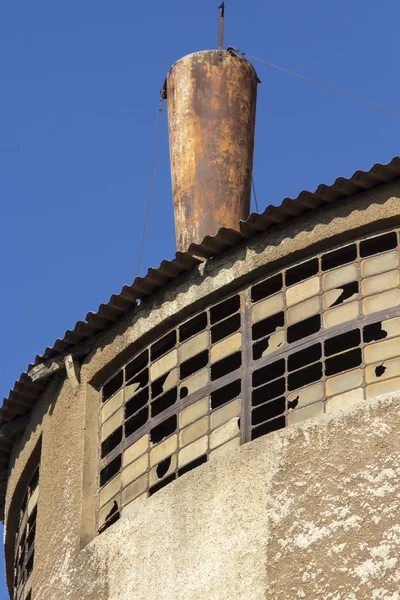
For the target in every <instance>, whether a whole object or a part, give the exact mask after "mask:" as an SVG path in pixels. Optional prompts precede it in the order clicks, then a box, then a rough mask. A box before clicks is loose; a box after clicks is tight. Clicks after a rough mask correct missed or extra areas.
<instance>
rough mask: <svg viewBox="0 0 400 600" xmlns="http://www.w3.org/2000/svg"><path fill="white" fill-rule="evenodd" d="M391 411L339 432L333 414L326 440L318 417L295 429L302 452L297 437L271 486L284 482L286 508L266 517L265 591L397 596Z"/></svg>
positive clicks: (398, 544)
mask: <svg viewBox="0 0 400 600" xmlns="http://www.w3.org/2000/svg"><path fill="white" fill-rule="evenodd" d="M365 408H366V407H364V410H365ZM366 411H367V412H368V408H367V410H366ZM392 417H394V418H392V419H388V418H387V415H385V416H382V415H380V416H378V415H375V418H373V415H372V414H371V420H370V422H369V425H368V426H366V424H365V423H362V422H359V423H356V422H354V423H352V425H350V423H349V422H348V423H347V427H346V435H345V436H343V433H344V431H343V427H340V420H336V419H335V421H336V423H335V421H333V422H330V424H329V426H330V428H331V429H332V431H331V434H332V435H331V436H328V437H327V441H328V438H329V437H330V442H329V444H328V443H321V442H322V438H323V437H324V430H325V433H326V427H325V426H324V424H323V423H321V429H320V431H319V432H317V431H312V429H309V431H308V432H306V431H303V432H302V433H303V434H304V435H303V440H304V442H306V443H307V445H308V446H309V453H308V452H304V450H305V449H304V447H303V448H302V447H301V446H302V445H303V446H304V442H303V444H302V445H301V444H300V445H299V441H300V440H299V439H297V440H296V444H294V443H293V444H292V445H291V447H290V449H289V452H288V454H287V456H286V460H285V470H284V471H279V474H278V476H277V478H276V479H275V481H274V486H273V487H274V489H273V490H271V495H272V496H276V497H281V496H282V492H281V490H282V488H283V486H284V487H285V490H286V496H287V499H286V504H287V505H289V504H290V505H291V510H290V512H289V514H287V515H285V514H283V513H282V519H281V520H280V521H276V519H275V518H274V519H272V522H273V525H272V526H271V531H270V538H269V544H268V557H269V560H268V561H267V573H268V580H269V584H268V587H267V596H266V597H267V598H268V599H270V600H278V599H280V598H285V600H292V599H293V600H294V599H295V598H310V599H311V598H312V599H313V600H314V599H315V598H318V600H349V599H353V600H360V599H364V598H371V599H373V600H375V599H376V600H378V599H379V600H380V599H381V598H382V599H385V600H387V599H389V598H390V599H392V600H395V599H400V596H399V592H398V591H397V590H398V589H399V587H400V565H399V559H398V557H399V550H400V525H398V524H397V521H398V515H399V514H400V487H399V481H400V448H399V443H398V442H397V439H398V433H399V418H398V414H397V411H396V413H394V414H393V413H392ZM345 423H346V422H345ZM335 430H336V431H335ZM299 437H300V435H298V438H299ZM312 449H314V451H313V450H312ZM296 453H297V454H300V455H302V460H301V462H298V461H296V460H295V454H296ZM307 454H308V460H307ZM290 455H292V457H291V456H290ZM289 581H290V587H289V588H288V582H289Z"/></svg>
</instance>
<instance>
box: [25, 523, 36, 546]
mask: <svg viewBox="0 0 400 600" xmlns="http://www.w3.org/2000/svg"><path fill="white" fill-rule="evenodd" d="M35 534H36V521H35V523H33V525H32V527H31V529H30V531H29V534H28V537H27V538H26V545H27V548H28V551H29V550H30V548H31V546H32V544H33V542H34V541H35Z"/></svg>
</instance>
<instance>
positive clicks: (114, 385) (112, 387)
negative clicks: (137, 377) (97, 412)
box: [103, 371, 124, 402]
mask: <svg viewBox="0 0 400 600" xmlns="http://www.w3.org/2000/svg"><path fill="white" fill-rule="evenodd" d="M123 381H124V374H123V372H122V371H120V372H119V373H117V374H116V375H114V377H113V378H112V379H110V381H109V382H108V383H106V384H105V386H103V402H105V401H106V400H108V398H111V396H113V395H114V394H115V392H117V391H118V390H119V389H120V387H122V383H123Z"/></svg>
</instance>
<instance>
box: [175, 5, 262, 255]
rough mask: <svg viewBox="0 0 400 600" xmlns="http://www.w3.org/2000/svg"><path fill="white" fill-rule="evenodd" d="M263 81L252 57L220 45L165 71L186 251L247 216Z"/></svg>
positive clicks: (179, 241)
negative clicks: (257, 73) (193, 243)
mask: <svg viewBox="0 0 400 600" xmlns="http://www.w3.org/2000/svg"><path fill="white" fill-rule="evenodd" d="M222 8H223V7H222ZM222 16H223V12H222ZM257 81H258V79H257V75H256V72H255V70H254V68H253V66H252V65H251V64H250V63H249V62H248V61H247V60H245V59H244V58H243V57H241V56H237V55H236V54H234V53H231V52H229V51H227V50H222V49H219V50H206V51H203V52H195V53H194V54H189V55H188V56H184V57H183V58H181V59H180V60H178V61H177V62H176V63H175V64H174V65H173V66H172V67H171V69H170V71H169V73H168V75H167V78H166V88H165V92H166V96H167V99H168V129H169V147H170V158H171V176H172V195H173V203H174V213H175V234H176V245H177V249H178V250H180V251H186V250H187V249H188V247H189V246H190V244H191V243H192V242H195V243H199V242H201V241H202V240H203V239H204V237H205V236H206V235H215V234H216V233H217V232H218V230H219V229H220V228H221V227H230V228H232V229H238V227H239V221H240V220H243V219H246V218H247V217H248V215H249V210H250V193H251V173H252V165H253V148H254V125H255V112H256V96H257Z"/></svg>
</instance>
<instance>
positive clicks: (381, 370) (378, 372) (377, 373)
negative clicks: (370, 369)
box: [375, 364, 386, 377]
mask: <svg viewBox="0 0 400 600" xmlns="http://www.w3.org/2000/svg"><path fill="white" fill-rule="evenodd" d="M385 371H386V367H385V366H384V365H383V364H382V365H378V366H377V367H375V376H376V377H382V375H383V374H384V372H385Z"/></svg>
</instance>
